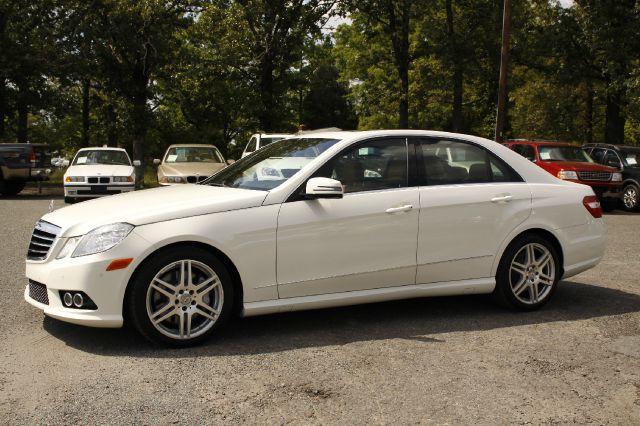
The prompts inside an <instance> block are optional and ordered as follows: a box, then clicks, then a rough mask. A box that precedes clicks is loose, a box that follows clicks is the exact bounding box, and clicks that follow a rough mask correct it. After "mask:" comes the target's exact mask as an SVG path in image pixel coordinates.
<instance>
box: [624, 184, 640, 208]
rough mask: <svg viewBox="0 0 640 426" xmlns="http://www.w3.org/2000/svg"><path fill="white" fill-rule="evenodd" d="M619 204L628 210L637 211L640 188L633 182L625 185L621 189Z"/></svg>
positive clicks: (639, 204) (639, 205)
mask: <svg viewBox="0 0 640 426" xmlns="http://www.w3.org/2000/svg"><path fill="white" fill-rule="evenodd" d="M620 204H621V205H622V208H623V209H624V210H626V211H628V212H637V211H638V210H640V188H638V186H637V185H634V184H633V183H630V184H629V185H627V186H625V187H624V189H623V190H622V199H621V200H620Z"/></svg>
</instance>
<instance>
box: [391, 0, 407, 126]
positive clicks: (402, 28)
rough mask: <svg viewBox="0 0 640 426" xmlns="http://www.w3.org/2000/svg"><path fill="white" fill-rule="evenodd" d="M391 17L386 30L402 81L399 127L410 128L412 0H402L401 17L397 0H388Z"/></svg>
mask: <svg viewBox="0 0 640 426" xmlns="http://www.w3.org/2000/svg"><path fill="white" fill-rule="evenodd" d="M386 6H387V15H388V18H389V22H388V25H386V30H387V33H388V35H389V36H390V38H391V44H392V47H393V58H394V62H395V65H396V71H397V72H398V77H399V81H400V99H399V102H398V127H399V128H401V129H408V128H409V63H410V61H411V59H410V57H409V19H410V13H411V0H402V2H401V10H400V17H399V18H398V16H397V14H396V9H395V1H393V0H387V4H386Z"/></svg>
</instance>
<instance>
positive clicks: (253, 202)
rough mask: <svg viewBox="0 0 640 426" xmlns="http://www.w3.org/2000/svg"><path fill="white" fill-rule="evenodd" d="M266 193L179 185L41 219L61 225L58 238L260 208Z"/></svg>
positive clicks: (104, 199) (117, 197) (90, 203)
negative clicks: (120, 224) (126, 225)
mask: <svg viewBox="0 0 640 426" xmlns="http://www.w3.org/2000/svg"><path fill="white" fill-rule="evenodd" d="M266 196H267V192H265V191H251V190H247V189H236V188H222V187H214V186H208V185H179V186H167V187H162V188H154V189H147V190H143V191H136V192H129V193H124V194H118V195H112V196H109V197H102V198H99V199H96V200H91V201H85V202H82V203H78V204H74V205H72V206H69V207H64V208H62V209H59V210H55V211H53V212H51V213H49V214H46V215H45V216H43V217H42V220H45V221H47V222H49V223H52V224H54V225H57V226H60V227H61V228H62V231H61V233H60V236H61V237H73V236H77V235H83V234H86V233H87V232H89V231H91V230H92V229H95V228H97V227H99V226H102V225H108V224H110V223H118V222H126V223H130V224H132V225H136V226H138V225H144V224H147V223H154V222H163V221H167V220H172V219H179V218H183V217H190V216H199V215H204V214H210V213H218V212H223V211H229V210H236V209H245V208H250V207H257V206H260V205H262V202H263V201H264V199H265V197H266Z"/></svg>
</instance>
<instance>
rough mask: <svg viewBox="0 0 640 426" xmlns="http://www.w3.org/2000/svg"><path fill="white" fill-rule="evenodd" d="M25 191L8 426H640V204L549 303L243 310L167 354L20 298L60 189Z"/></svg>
mask: <svg viewBox="0 0 640 426" xmlns="http://www.w3.org/2000/svg"><path fill="white" fill-rule="evenodd" d="M29 194H30V193H27V194H25V195H22V196H18V197H15V198H14V199H0V236H1V239H2V244H1V245H0V255H1V259H2V268H1V270H0V289H1V290H2V294H4V295H5V296H6V297H3V298H1V299H0V324H1V327H0V342H1V343H0V419H1V420H0V422H1V423H6V424H36V423H38V424H74V423H82V424H107V423H108V424H132V423H133V424H173V423H177V424H186V423H196V424H201V423H215V424H220V423H231V424H235V423H250V424H258V423H260V424H264V423H269V424H273V423H278V424H280V423H295V424H298V423H302V424H321V423H322V424H372V423H373V424H383V423H399V424H407V423H423V424H447V423H451V424H507V423H508V424H525V423H534V424H540V423H544V424H566V423H579V424H585V423H595V424H625V425H626V424H640V313H639V312H640V280H639V279H638V275H639V272H640V232H639V229H640V214H638V215H627V214H623V213H621V212H618V213H614V214H611V215H607V216H606V222H607V224H608V226H609V244H608V250H607V255H606V257H605V259H604V261H603V262H602V263H601V264H600V265H599V266H598V267H597V268H595V269H593V270H590V271H588V272H585V273H583V274H581V275H578V276H576V277H572V278H570V279H569V280H567V281H563V282H562V283H561V284H560V287H559V289H558V291H557V293H556V294H555V298H554V299H553V300H552V301H551V302H550V303H549V304H548V305H547V306H546V307H545V308H544V309H542V310H540V311H537V312H533V313H513V312H508V311H505V310H503V309H501V308H499V307H497V306H495V305H493V304H492V303H491V301H490V300H488V299H487V298H486V297H478V296H474V297H461V298H432V299H420V300H410V301H402V302H392V303H382V304H373V305H365V306H356V307H349V308H340V309H328V310H322V311H312V312H303V313H292V314H283V315H274V316H267V317H256V318H248V319H238V320H236V321H234V322H232V323H231V324H230V325H229V326H228V327H227V328H226V329H225V330H224V331H223V332H222V333H221V334H219V335H218V336H217V337H216V338H214V339H213V340H211V341H210V342H208V344H206V345H204V346H200V347H197V348H192V349H186V350H167V349H163V348H157V347H153V346H151V345H149V344H147V343H146V342H145V341H143V340H142V339H141V338H139V337H138V336H137V335H136V334H135V333H134V332H133V331H131V330H128V329H126V328H125V329H122V330H101V329H89V328H82V327H77V326H73V325H69V324H65V323H62V322H58V321H55V320H52V319H48V318H45V317H44V316H43V314H42V313H41V312H40V311H39V310H37V309H35V308H33V307H31V306H30V305H28V304H27V303H26V302H24V301H23V296H22V295H23V291H24V285H25V278H24V256H25V252H26V246H27V242H28V240H29V237H30V233H31V230H32V227H33V224H34V223H35V222H36V220H37V219H38V218H39V217H40V216H41V215H42V214H44V213H45V212H46V211H47V209H48V206H49V201H50V198H51V196H46V195H44V196H37V195H29ZM55 204H56V207H60V206H62V205H63V203H62V200H61V199H60V197H58V198H57V199H56V201H55Z"/></svg>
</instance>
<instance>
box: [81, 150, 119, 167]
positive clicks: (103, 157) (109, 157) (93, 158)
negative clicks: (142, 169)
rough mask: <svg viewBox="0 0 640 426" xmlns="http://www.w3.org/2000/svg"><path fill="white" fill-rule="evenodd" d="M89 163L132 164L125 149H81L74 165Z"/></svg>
mask: <svg viewBox="0 0 640 426" xmlns="http://www.w3.org/2000/svg"><path fill="white" fill-rule="evenodd" d="M88 164H109V165H118V166H130V165H131V162H130V161H129V156H128V155H127V153H126V152H124V151H116V150H109V149H95V150H84V151H79V152H78V154H77V155H76V158H74V159H73V164H72V165H74V166H82V165H88Z"/></svg>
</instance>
